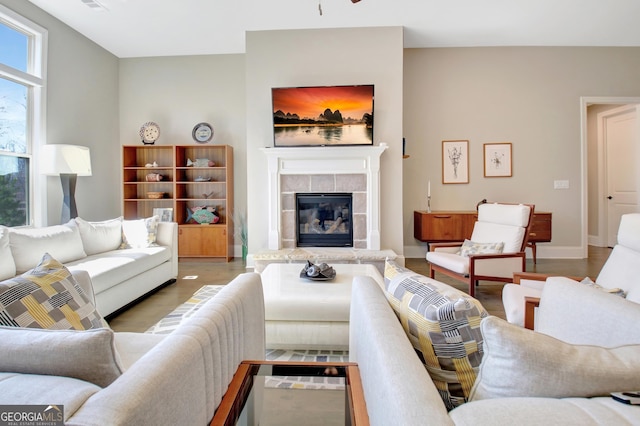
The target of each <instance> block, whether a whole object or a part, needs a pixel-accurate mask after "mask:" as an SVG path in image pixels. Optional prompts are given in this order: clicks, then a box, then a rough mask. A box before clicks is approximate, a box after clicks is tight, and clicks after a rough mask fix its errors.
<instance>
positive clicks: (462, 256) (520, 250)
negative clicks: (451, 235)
mask: <svg viewBox="0 0 640 426" xmlns="http://www.w3.org/2000/svg"><path fill="white" fill-rule="evenodd" d="M533 211H534V206H533V205H530V204H500V203H487V204H480V205H479V206H478V220H477V222H476V223H475V225H474V227H473V232H472V234H471V240H470V241H466V242H465V243H461V242H455V243H432V244H430V245H429V252H428V253H427V261H428V262H429V275H430V277H431V278H434V277H435V272H436V271H437V272H439V273H442V274H445V275H447V276H450V277H452V278H455V279H457V280H459V281H462V282H465V283H467V284H468V285H469V295H470V296H475V287H476V285H478V281H480V280H486V281H499V282H506V283H508V282H511V281H512V279H513V273H514V272H518V271H519V272H522V271H524V270H525V260H526V256H525V252H524V251H525V248H526V245H527V239H528V236H529V228H530V226H531V218H532V217H533ZM500 245H502V249H500V248H499V246H500Z"/></svg>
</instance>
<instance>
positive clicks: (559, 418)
mask: <svg viewBox="0 0 640 426" xmlns="http://www.w3.org/2000/svg"><path fill="white" fill-rule="evenodd" d="M425 279H426V280H428V278H426V277H425ZM441 285H442V284H441ZM572 285H575V283H572ZM550 287H553V288H549V289H548V290H546V291H547V292H548V293H549V294H548V295H546V296H547V297H546V308H545V297H544V296H543V300H542V301H541V312H540V314H541V315H542V316H545V315H547V318H546V319H544V320H542V321H543V322H544V323H545V324H549V326H548V327H547V328H546V329H545V331H547V332H548V333H550V334H551V335H546V334H542V333H537V332H534V331H531V330H526V329H523V328H521V327H518V326H516V325H512V324H509V323H507V322H506V321H503V320H500V319H499V318H496V317H491V316H490V317H486V318H484V319H482V321H481V329H482V332H483V338H484V342H483V343H482V346H483V349H484V356H483V359H482V363H481V364H480V367H479V368H478V377H477V379H475V382H474V383H475V384H474V388H473V390H472V392H471V398H470V399H471V402H466V403H464V404H462V405H460V406H458V407H456V408H454V409H453V410H451V411H447V409H446V408H445V404H444V403H443V399H442V398H441V393H442V389H440V390H439V389H438V388H436V385H435V384H434V382H433V380H432V378H431V376H430V375H429V373H428V372H427V370H426V369H425V366H424V365H423V364H422V362H421V360H420V359H419V358H418V356H417V355H416V350H415V349H414V347H413V346H412V344H411V343H410V341H409V339H408V338H407V334H406V333H405V331H404V329H403V327H402V325H401V324H400V322H399V321H398V318H397V317H396V314H395V313H394V311H393V310H392V308H391V306H390V304H389V302H388V301H387V298H386V297H385V293H384V290H383V289H382V288H381V287H380V286H379V285H378V284H377V283H376V282H375V281H374V280H372V279H370V278H368V277H356V279H355V280H354V283H353V294H352V301H351V318H350V327H351V332H350V346H349V355H350V360H351V361H354V362H357V363H358V366H359V368H360V376H361V379H362V385H363V388H364V394H365V401H366V404H367V411H368V414H369V420H370V423H371V425H373V426H375V425H384V426H386V425H390V424H397V425H403V426H404V425H406V426H411V425H438V426H441V425H453V424H460V425H492V426H495V425H515V424H517V425H545V426H546V425H549V424H562V425H581V426H584V425H603V424H616V425H623V424H626V425H633V424H636V425H640V407H638V406H630V405H625V404H622V403H619V402H616V401H614V400H613V399H612V398H610V397H609V396H600V397H592V398H587V397H580V396H581V395H601V394H604V395H608V392H609V391H610V390H609V389H608V388H607V386H609V387H611V386H613V387H617V386H620V387H621V388H620V389H616V390H620V391H624V390H634V389H636V388H640V366H638V364H637V359H638V357H640V346H638V345H635V346H634V345H632V346H630V347H628V348H623V349H622V350H623V351H626V354H622V355H621V354H619V353H616V352H615V350H607V349H603V348H600V347H595V346H589V344H590V345H593V344H595V343H597V342H599V341H602V342H605V343H611V341H610V340H608V339H606V338H605V336H607V335H608V334H610V330H609V329H608V327H610V326H611V324H612V323H613V324H616V323H617V326H616V327H618V328H620V324H621V323H623V324H628V327H623V328H624V329H629V328H635V329H636V330H634V331H633V332H632V333H633V336H627V337H620V336H624V335H625V333H624V330H619V333H617V335H618V337H619V338H620V339H622V341H623V342H625V343H629V344H631V343H636V344H637V343H640V341H639V340H638V331H637V327H636V325H637V324H638V323H639V322H640V310H638V309H633V306H631V307H629V306H626V307H627V308H628V309H625V310H620V311H619V313H618V310H617V309H614V310H613V311H609V310H607V311H606V312H600V313H599V315H594V313H595V312H598V311H597V310H596V309H594V307H595V306H594V304H593V303H589V304H585V306H588V308H591V310H590V311H589V310H588V308H587V309H586V310H585V311H584V312H583V314H584V315H575V314H574V313H573V312H572V311H571V310H570V309H568V306H574V304H580V303H581V301H585V303H586V300H591V302H593V300H594V299H593V297H594V294H593V292H594V291H597V290H594V289H592V288H588V287H586V286H583V287H579V288H572V293H571V295H572V297H573V299H567V298H566V297H565V294H566V292H565V290H566V289H565V288H562V287H561V286H558V287H555V286H550ZM596 296H597V297H600V295H596ZM606 296H608V297H609V298H615V296H610V295H606ZM609 301H610V302H612V303H624V304H629V305H635V304H633V303H631V302H628V301H625V300H624V299H620V298H618V300H609ZM407 303H409V301H408V300H407ZM560 306H563V307H562V308H560ZM603 318H608V320H607V321H601V319H603ZM580 330H582V332H581V331H580ZM596 330H597V331H596ZM554 331H555V336H556V337H557V338H555V337H553V336H554V333H553V332H554ZM567 334H569V335H575V336H579V337H580V338H579V339H577V340H574V341H572V342H571V343H572V344H570V343H566V342H563V341H562V338H563V337H564V338H566V337H567V336H566V335H567ZM452 338H453V337H452ZM616 343H618V344H619V343H620V340H619V341H617V342H616ZM577 344H582V345H585V344H587V346H576V345H577ZM616 356H618V358H615V357H616ZM625 356H626V358H625ZM612 357H614V358H613V359H614V361H612ZM621 359H622V360H624V361H620V360H621ZM630 360H631V361H630ZM612 382H613V383H612ZM627 387H629V388H627Z"/></svg>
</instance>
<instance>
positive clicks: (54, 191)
mask: <svg viewBox="0 0 640 426" xmlns="http://www.w3.org/2000/svg"><path fill="white" fill-rule="evenodd" d="M0 3H1V4H3V5H4V6H6V7H8V8H9V9H12V10H13V11H14V12H16V13H19V14H20V15H22V16H24V17H26V18H28V19H30V20H31V21H33V22H35V23H36V24H38V25H40V26H42V27H44V28H46V29H47V30H48V32H49V37H48V38H49V51H48V62H47V89H48V90H47V111H46V113H47V128H46V139H47V140H46V142H47V143H56V144H57V143H66V144H73V145H84V146H88V147H89V148H90V149H91V157H92V167H93V176H89V177H80V178H78V183H77V187H76V203H77V207H78V214H79V215H80V216H81V217H83V218H86V219H89V220H101V219H107V218H110V217H115V216H117V215H119V214H120V210H121V201H120V198H119V193H118V192H117V191H115V189H116V187H117V186H118V185H117V181H116V180H114V179H113V178H114V177H115V176H117V175H114V173H115V172H116V171H117V169H118V167H119V166H118V165H119V162H120V155H119V151H120V145H119V143H118V127H119V124H118V58H116V57H115V56H113V55H112V54H110V53H109V52H107V51H106V50H104V49H102V48H101V47H99V46H97V45H96V44H95V43H93V42H92V41H90V40H88V39H87V38H85V37H83V36H81V35H80V34H78V33H77V32H76V31H74V30H72V29H71V28H69V27H68V26H66V25H64V24H62V23H61V22H60V21H58V20H57V19H54V18H52V17H51V16H50V15H49V14H47V13H45V12H43V11H42V10H41V9H39V8H37V7H35V6H34V5H32V4H31V3H29V2H27V1H24V0H0ZM43 142H45V141H35V143H36V145H37V144H40V143H43ZM34 178H35V179H36V180H39V179H41V180H43V183H44V184H46V186H47V195H46V197H45V198H44V199H43V200H36V201H35V202H36V203H45V204H46V206H43V209H44V211H45V217H44V218H43V224H57V223H60V212H61V209H62V187H61V184H60V179H59V178H57V177H48V178H46V177H42V176H40V175H38V174H37V173H36V174H35V176H34ZM38 224H41V223H38Z"/></svg>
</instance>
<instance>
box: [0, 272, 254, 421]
mask: <svg viewBox="0 0 640 426" xmlns="http://www.w3.org/2000/svg"><path fill="white" fill-rule="evenodd" d="M73 276H74V277H75V280H76V281H77V282H78V283H79V284H80V287H81V288H82V289H83V291H84V294H85V295H87V296H88V297H89V299H92V298H91V295H92V290H91V280H90V278H89V276H88V274H87V273H86V272H84V271H77V272H75V273H74V274H73ZM264 342H265V340H264V301H263V298H262V285H261V280H260V276H259V275H258V274H256V273H245V274H241V275H239V276H238V277H236V278H235V279H234V280H232V281H231V282H230V283H229V284H227V285H226V286H225V287H224V288H223V289H222V290H220V292H219V293H218V294H217V295H216V296H215V297H214V298H212V299H211V300H209V301H208V302H206V304H204V305H203V306H202V307H201V308H200V309H199V310H198V312H197V313H195V314H194V315H193V316H192V317H190V318H188V319H187V320H185V321H184V322H183V323H182V324H181V325H179V326H178V328H177V329H176V330H174V331H173V332H172V333H170V334H166V335H165V334H143V333H124V332H118V333H114V332H113V331H112V330H111V329H109V328H98V329H92V330H87V331H76V330H40V329H22V328H15V327H0V352H2V353H3V357H2V359H0V405H22V404H28V405H43V406H45V407H46V406H51V405H56V407H57V408H60V407H61V406H62V407H63V408H64V419H63V420H64V424H66V425H69V426H71V425H84V426H90V425H95V426H103V425H113V426H117V425H123V426H124V425H205V424H208V423H209V422H210V421H211V419H212V418H213V415H214V412H215V410H216V408H217V407H218V405H219V404H220V401H221V400H222V397H223V395H224V393H225V392H226V390H227V387H228V385H229V383H230V382H231V380H232V378H233V374H234V372H235V371H236V369H237V367H238V365H239V364H240V363H241V362H242V360H245V359H264V355H265V344H264ZM62 371H65V372H66V373H65V374H62ZM25 373H28V374H25Z"/></svg>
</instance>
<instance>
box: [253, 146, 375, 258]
mask: <svg viewBox="0 0 640 426" xmlns="http://www.w3.org/2000/svg"><path fill="white" fill-rule="evenodd" d="M386 149H387V145H386V144H380V145H377V146H354V147H307V148H301V147H298V148H264V149H262V151H263V152H264V153H265V155H266V156H267V161H268V173H269V176H268V187H269V188H268V191H269V193H268V200H269V206H268V221H269V228H268V230H269V238H268V241H269V247H268V248H269V249H270V250H277V249H281V248H294V247H295V212H294V211H295V206H294V201H293V200H294V199H295V193H296V192H311V193H313V192H317V193H320V192H353V194H354V247H355V248H362V249H368V250H380V156H381V155H382V153H384V151H385V150H386ZM363 198H364V199H363Z"/></svg>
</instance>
